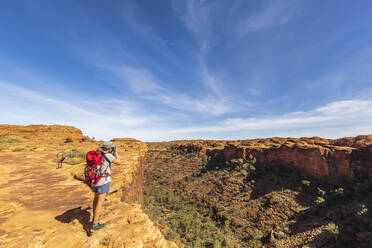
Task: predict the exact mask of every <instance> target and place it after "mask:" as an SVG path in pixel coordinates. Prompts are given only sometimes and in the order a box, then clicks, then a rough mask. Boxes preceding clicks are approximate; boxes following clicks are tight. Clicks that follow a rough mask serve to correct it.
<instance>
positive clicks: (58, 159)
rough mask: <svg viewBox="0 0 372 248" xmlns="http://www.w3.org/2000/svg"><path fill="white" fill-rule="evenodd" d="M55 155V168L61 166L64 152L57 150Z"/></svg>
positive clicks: (64, 157)
mask: <svg viewBox="0 0 372 248" xmlns="http://www.w3.org/2000/svg"><path fill="white" fill-rule="evenodd" d="M56 157H57V161H58V164H57V168H56V169H59V168H62V163H63V160H65V159H66V156H65V154H64V153H63V152H57V153H56Z"/></svg>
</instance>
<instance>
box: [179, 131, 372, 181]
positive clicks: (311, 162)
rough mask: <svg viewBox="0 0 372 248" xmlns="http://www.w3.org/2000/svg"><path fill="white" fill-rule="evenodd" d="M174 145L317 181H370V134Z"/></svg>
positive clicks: (371, 149) (182, 142) (189, 142)
mask: <svg viewBox="0 0 372 248" xmlns="http://www.w3.org/2000/svg"><path fill="white" fill-rule="evenodd" d="M173 143H174V144H173V149H179V150H183V151H185V152H202V153H206V154H207V155H208V156H214V157H217V156H218V157H220V158H222V160H224V161H229V160H231V159H248V158H249V156H250V155H252V156H253V157H255V158H256V160H257V162H258V163H270V164H276V163H277V164H283V165H286V166H290V167H294V168H296V169H298V170H299V171H300V172H303V173H305V174H307V175H310V176H312V177H315V178H319V179H326V178H329V177H331V176H341V177H344V178H345V179H346V180H349V181H351V180H354V179H368V178H372V135H362V136H357V137H348V138H342V139H336V140H330V139H322V138H319V137H312V138H267V139H252V140H237V141H211V140H209V141H202V140H195V141H175V142H173Z"/></svg>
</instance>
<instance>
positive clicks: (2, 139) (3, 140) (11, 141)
mask: <svg viewBox="0 0 372 248" xmlns="http://www.w3.org/2000/svg"><path fill="white" fill-rule="evenodd" d="M21 142H22V141H20V140H18V139H12V138H7V137H0V144H1V143H21Z"/></svg>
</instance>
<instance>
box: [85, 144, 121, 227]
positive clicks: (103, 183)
mask: <svg viewBox="0 0 372 248" xmlns="http://www.w3.org/2000/svg"><path fill="white" fill-rule="evenodd" d="M98 151H99V152H100V153H101V154H102V155H103V159H102V163H101V171H102V173H103V174H104V176H102V177H101V179H99V181H98V182H97V183H96V184H94V185H93V186H92V191H93V192H94V200H93V220H92V227H91V229H90V231H91V232H94V231H97V230H99V229H102V228H104V227H105V224H104V223H99V222H98V220H99V217H100V213H101V209H102V204H103V200H104V199H105V196H104V194H106V193H107V192H109V190H110V182H111V176H110V175H111V163H113V164H116V165H119V164H120V157H119V154H118V152H117V150H116V147H115V146H114V145H113V144H112V143H111V142H109V141H105V142H104V143H103V146H102V147H101V148H100V149H99V150H98Z"/></svg>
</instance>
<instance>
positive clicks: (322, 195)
mask: <svg viewBox="0 0 372 248" xmlns="http://www.w3.org/2000/svg"><path fill="white" fill-rule="evenodd" d="M317 190H318V195H319V196H321V197H324V196H325V194H326V191H325V190H322V189H321V188H319V187H318V188H317Z"/></svg>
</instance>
